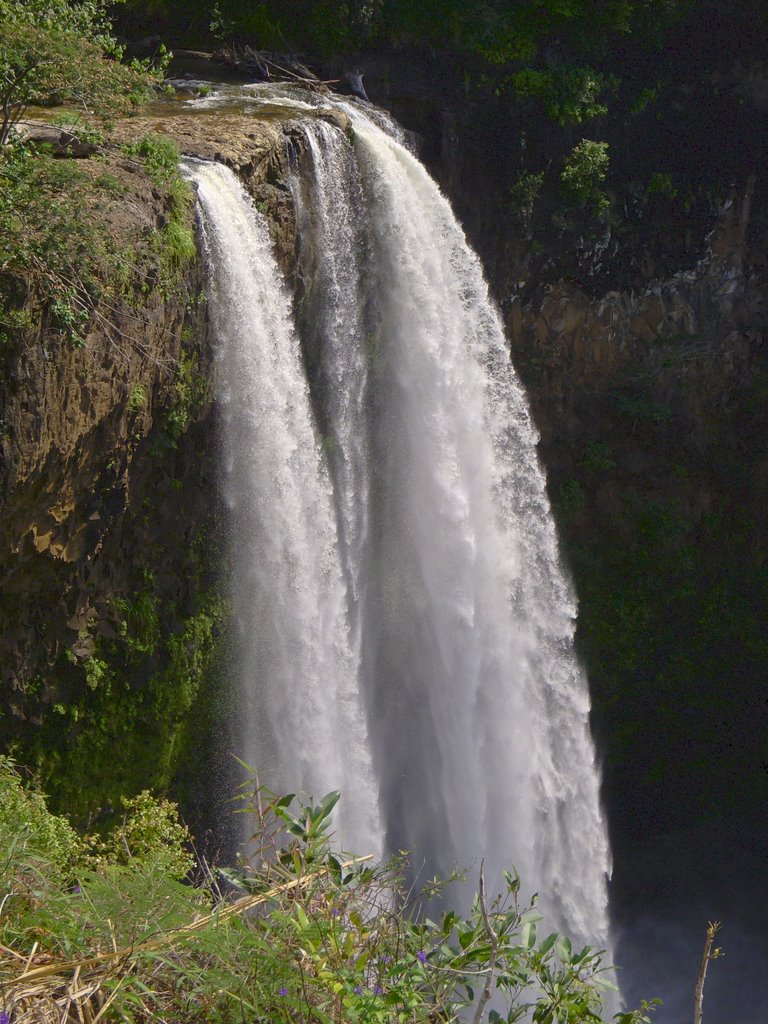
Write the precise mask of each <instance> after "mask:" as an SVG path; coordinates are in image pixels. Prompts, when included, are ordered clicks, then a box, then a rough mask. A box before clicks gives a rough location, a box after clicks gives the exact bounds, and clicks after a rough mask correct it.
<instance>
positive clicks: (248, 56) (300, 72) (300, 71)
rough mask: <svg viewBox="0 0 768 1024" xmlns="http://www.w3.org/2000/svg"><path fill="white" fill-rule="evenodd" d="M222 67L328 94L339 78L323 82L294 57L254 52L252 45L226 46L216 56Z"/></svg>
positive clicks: (262, 80) (252, 76)
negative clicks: (328, 90)
mask: <svg viewBox="0 0 768 1024" xmlns="http://www.w3.org/2000/svg"><path fill="white" fill-rule="evenodd" d="M213 57H214V60H217V61H219V62H220V63H221V64H224V65H226V67H228V68H232V69H233V70H235V71H239V72H240V73H241V74H244V75H248V77H249V78H254V79H255V80H256V81H259V82H298V83H300V84H301V85H304V86H306V87H307V88H308V89H314V90H317V91H318V92H327V86H329V85H335V84H337V82H338V81H339V79H327V80H322V79H320V78H318V77H317V75H316V74H315V73H314V71H310V69H309V68H308V67H307V66H306V65H305V64H302V63H301V61H299V60H297V59H296V58H295V57H293V56H291V55H290V54H275V53H269V52H268V51H266V50H254V49H253V48H252V47H250V46H238V45H237V44H233V45H232V46H225V47H223V48H222V49H221V50H217V52H216V53H215V54H214V55H213Z"/></svg>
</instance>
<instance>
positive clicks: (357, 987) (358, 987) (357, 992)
mask: <svg viewBox="0 0 768 1024" xmlns="http://www.w3.org/2000/svg"><path fill="white" fill-rule="evenodd" d="M362 994H363V986H362V985H355V995H356V996H361V995H362Z"/></svg>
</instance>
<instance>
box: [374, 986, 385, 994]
mask: <svg viewBox="0 0 768 1024" xmlns="http://www.w3.org/2000/svg"><path fill="white" fill-rule="evenodd" d="M373 994H374V995H375V996H381V995H384V989H383V988H382V987H381V985H374V986H373Z"/></svg>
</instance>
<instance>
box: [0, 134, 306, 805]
mask: <svg viewBox="0 0 768 1024" xmlns="http://www.w3.org/2000/svg"><path fill="white" fill-rule="evenodd" d="M166 127H167V129H168V130H167V131H165V128H166ZM158 131H163V132H164V134H166V135H170V136H171V137H172V138H174V139H175V140H176V141H177V142H178V144H179V146H180V148H181V150H182V152H184V153H186V154H189V155H195V156H200V157H203V158H213V157H215V158H217V159H222V160H225V161H226V162H228V163H230V164H231V165H232V166H234V167H236V168H237V170H238V171H239V172H240V174H241V176H242V178H243V180H244V182H245V184H246V186H247V187H248V188H250V189H251V191H252V192H253V194H254V197H255V198H256V201H257V202H258V203H259V204H260V208H261V209H263V210H264V212H265V213H266V214H267V215H268V218H269V222H270V225H271V228H272V231H273V237H274V239H275V244H276V251H277V253H278V255H279V259H280V261H281V263H282V265H283V266H284V267H285V269H286V271H289V269H290V267H291V266H292V265H293V262H294V258H293V245H294V225H293V220H292V216H293V214H292V209H291V205H290V199H289V193H288V191H287V189H286V187H285V186H284V184H283V182H284V179H285V177H286V173H287V160H288V156H287V152H288V147H287V145H286V139H285V136H284V135H283V132H282V131H281V129H280V126H279V125H275V124H259V123H257V122H254V120H253V119H252V118H249V119H247V120H246V119H245V118H242V117H239V118H237V117H232V118H229V119H228V120H226V123H219V126H218V130H217V131H216V132H214V133H210V132H207V131H206V130H205V129H204V127H203V125H202V124H201V123H200V120H199V119H194V120H193V119H192V118H188V119H184V118H178V119H169V120H168V124H167V125H166V124H165V123H164V122H161V121H160V120H159V119H152V120H146V121H145V120H143V119H135V120H132V121H130V122H129V123H126V124H125V125H119V126H118V128H117V129H116V130H115V134H114V137H113V138H112V140H111V141H112V142H113V143H124V142H128V141H133V140H135V139H138V138H141V137H142V136H144V135H146V134H148V133H151V132H158ZM107 161H108V163H109V162H112V161H114V162H116V163H120V162H121V161H122V162H123V163H124V162H125V158H124V157H123V156H122V155H121V154H120V153H119V152H117V151H112V155H111V156H108V158H107ZM110 169H111V168H110ZM132 173H134V174H141V173H143V172H142V171H141V170H140V169H137V168H136V167H134V168H133V170H132ZM122 210H123V212H122V214H121V222H120V224H119V225H117V226H115V225H113V228H112V230H113V236H112V241H113V243H114V245H115V246H118V245H120V246H124V245H129V244H130V245H135V246H136V247H137V251H138V250H140V249H142V247H145V246H146V245H147V244H151V242H152V239H154V238H155V237H156V234H157V232H158V230H159V229H160V228H161V227H162V225H163V224H164V223H165V220H166V216H167V211H165V210H164V208H163V203H162V201H161V197H160V193H159V192H158V190H157V189H156V188H153V186H152V184H151V182H149V181H147V185H146V187H144V188H143V189H140V190H139V191H138V192H137V193H136V195H134V196H133V198H132V201H131V202H130V203H127V202H126V203H124V204H123V207H122ZM192 217H193V213H192V212H190V218H192ZM190 224H192V221H191V220H190ZM138 262H139V261H138V258H137V263H138ZM203 285H204V268H203V263H202V260H201V259H200V258H198V259H197V260H195V261H193V262H192V263H190V264H188V265H187V266H186V268H185V269H184V270H183V271H181V272H180V273H179V274H178V275H177V277H176V280H175V281H174V282H173V283H171V284H169V283H168V282H165V281H161V280H160V279H159V276H153V273H152V271H151V268H150V271H149V272H148V273H145V274H137V275H135V276H134V279H132V281H131V283H130V285H129V286H128V287H127V289H125V291H124V294H123V295H122V297H121V299H120V301H119V302H117V303H114V302H113V303H110V304H109V306H107V305H102V306H98V305H97V307H96V309H95V312H94V315H93V316H92V317H91V319H90V321H89V324H88V328H87V332H84V335H83V337H82V338H79V339H76V341H75V342H74V343H73V340H72V338H71V337H70V336H68V334H67V333H66V332H64V331H62V330H60V329H58V328H57V326H56V321H55V319H54V318H53V317H52V316H51V313H50V310H49V309H48V307H47V305H46V302H45V296H41V301H40V302H39V303H34V302H33V301H31V300H32V298H33V297H32V296H28V303H27V304H28V307H29V308H32V307H33V306H35V307H36V308H37V309H38V310H39V312H38V313H36V314H35V316H34V318H33V320H32V323H31V325H30V326H29V327H28V328H26V329H25V330H23V331H20V332H18V333H17V335H16V337H15V338H14V339H13V347H12V350H11V352H10V354H9V355H8V357H7V359H6V366H5V368H4V373H3V376H2V380H0V419H2V426H3V433H2V442H1V443H2V448H1V452H2V460H1V462H0V574H1V576H2V580H3V586H2V591H1V592H0V694H1V695H2V718H0V731H1V733H2V742H3V745H4V747H5V749H6V750H10V751H12V752H14V753H15V754H16V756H17V757H18V759H19V760H20V762H22V763H24V764H27V765H29V766H30V767H33V768H35V767H36V768H37V769H38V770H39V771H40V773H41V775H42V777H43V781H44V784H45V786H46V788H47V789H48V791H49V792H50V793H51V795H52V797H53V800H54V803H55V806H56V807H57V808H59V809H62V810H66V811H67V812H69V813H71V814H73V815H74V816H75V817H76V818H79V819H80V820H84V819H86V818H88V817H90V816H92V815H93V814H95V813H97V812H98V811H99V810H103V809H107V810H108V809H109V808H110V807H111V806H115V805H116V804H117V803H118V798H119V796H120V795H121V794H125V793H128V792H131V791H134V792H135V791H137V790H138V789H140V788H144V787H146V786H153V787H155V788H157V789H164V788H167V787H168V785H169V784H170V783H171V781H172V780H173V779H174V778H176V781H177V785H178V783H179V771H180V769H181V768H182V767H183V765H184V764H185V763H187V764H188V763H189V762H190V761H193V760H194V756H193V751H194V750H195V749H197V748H198V747H204V746H205V744H206V742H207V737H208V735H209V733H210V732H211V730H212V728H213V727H214V723H213V722H212V719H211V714H212V712H211V705H212V703H213V701H212V691H211V689H210V688H211V687H212V686H213V685H214V676H215V672H214V665H215V664H218V665H220V664H223V663H224V662H225V661H226V650H225V649H224V648H226V642H225V641H226V622H227V611H226V590H225V588H224V587H222V586H221V585H220V584H221V581H220V574H221V566H222V558H223V541H222V537H223V535H224V534H225V533H226V523H225V517H224V514H223V512H222V509H221V508H220V506H219V502H218V500H217V498H216V494H217V490H218V486H217V471H216V450H217V445H216V415H215V406H214V401H213V382H214V372H215V366H214V358H213V351H212V339H211V338H210V337H209V332H208V324H207V315H206V303H205V296H204V289H203ZM190 789H191V787H190ZM190 803H194V800H190Z"/></svg>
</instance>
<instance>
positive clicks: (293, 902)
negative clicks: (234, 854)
mask: <svg viewBox="0 0 768 1024" xmlns="http://www.w3.org/2000/svg"><path fill="white" fill-rule="evenodd" d="M14 800H15V801H17V805H18V806H19V807H21V808H22V810H21V811H20V812H19V811H17V812H16V813H15V816H11V818H10V819H6V818H2V817H0V853H2V860H3V862H4V863H5V866H6V875H5V880H6V891H7V893H8V895H7V896H6V900H5V913H4V916H3V921H2V942H3V944H4V945H5V947H6V949H12V950H13V952H14V954H15V957H10V958H6V959H5V960H4V962H3V964H2V965H0V980H2V982H3V985H4V995H5V1004H4V1005H5V1006H6V1007H7V1010H6V1012H8V1013H9V1015H12V1014H13V1013H14V1011H15V1008H16V1007H24V1008H30V1007H36V1008H38V1009H39V1010H40V1012H43V1008H44V1007H45V1006H48V1005H52V1004H55V1002H56V1000H57V999H58V998H60V997H61V996H62V994H63V993H67V992H68V993H69V996H68V998H69V1002H68V1004H67V1005H69V1006H72V1005H73V1003H74V1004H75V1005H76V1007H77V1011H78V1017H79V1018H80V1017H84V1016H85V1014H86V1011H87V1012H88V1013H91V1012H92V1008H93V1007H99V1006H101V1007H104V1006H105V1004H106V1006H107V1007H111V1014H112V1016H111V1017H110V1018H108V1019H113V1018H116V1019H129V1020H131V1019H147V1018H149V1019H165V1020H190V1021H191V1020H203V1019H204V1020H210V1021H222V1022H224V1021H231V1020H237V1019H241V1018H242V1016H243V1015H244V1014H247V1015H248V1017H249V1018H250V1019H254V1020H271V1021H285V1022H286V1024H288V1022H289V1021H295V1020H302V1021H306V1022H317V1024H342V1022H349V1024H354V1022H365V1024H393V1022H397V1024H436V1022H443V1024H454V1022H456V1021H458V1020H460V1019H468V1018H469V1015H470V1014H472V1016H473V1017H474V1019H475V1020H477V1021H479V1020H480V1019H481V1017H482V1016H483V1015H484V1013H485V1012H486V1011H488V1021H489V1022H500V1021H502V1020H506V1021H516V1020H520V1019H523V1018H527V1017H529V1018H530V1019H532V1020H534V1021H538V1022H541V1024H554V1022H556V1021H557V1022H563V1024H566V1022H573V1024H575V1022H577V1021H578V1022H587V1021H594V1022H598V1021H599V1020H600V1019H601V1018H600V1007H601V993H602V992H603V991H604V990H605V988H606V987H610V986H609V984H608V983H607V982H606V981H605V980H604V976H605V971H604V967H603V964H602V958H601V954H599V953H596V952H595V951H593V950H590V949H588V948H585V949H581V950H575V949H574V948H573V947H572V945H571V943H570V942H569V941H568V939H567V938H565V937H561V936H558V935H556V934H550V935H547V936H546V937H545V938H544V939H543V940H540V939H538V937H537V934H536V930H537V925H538V924H539V923H540V921H541V918H540V915H539V914H538V913H537V912H536V910H535V907H533V906H532V905H523V906H521V905H520V903H519V892H520V880H519V879H518V878H517V876H516V875H514V874H508V875H506V878H505V893H504V895H503V896H501V897H498V898H497V899H490V900H489V898H488V897H487V895H486V892H485V885H484V879H483V875H482V870H481V875H480V888H479V891H478V893H477V894H476V896H475V899H474V901H473V903H472V909H471V911H470V913H469V915H468V916H466V917H461V916H459V915H458V914H456V913H455V912H453V911H448V912H446V913H444V914H443V915H442V916H441V918H440V920H439V921H437V922H434V921H432V920H430V919H429V918H425V917H423V915H421V914H420V913H419V898H414V896H413V894H411V893H407V892H406V891H405V890H404V889H403V884H402V881H401V873H400V868H401V867H402V864H401V863H400V862H397V861H395V862H393V863H392V864H389V865H376V864H371V863H370V858H369V857H362V858H354V857H351V858H350V857H347V858H346V859H344V858H343V857H342V856H341V855H340V854H337V853H336V852H335V851H334V850H333V847H332V843H331V835H332V833H331V814H332V811H333V808H334V807H335V805H336V802H337V800H338V793H331V794H328V796H326V797H325V798H324V799H323V800H321V801H320V802H319V803H318V804H314V803H313V802H311V801H310V802H309V803H307V804H302V803H300V802H299V803H297V802H296V800H295V797H293V796H292V795H288V796H285V797H275V796H273V795H271V794H269V793H267V792H266V791H264V790H260V789H258V788H257V790H256V792H255V794H254V795H253V796H249V795H248V794H247V793H246V794H245V798H244V804H243V808H242V809H243V811H244V813H246V814H248V815H250V816H251V818H252V821H253V836H252V839H251V842H250V844H249V854H248V859H247V862H246V861H244V860H243V861H241V865H240V867H239V868H236V869H229V870H224V869H221V870H220V872H219V876H220V877H224V878H226V880H227V882H228V884H229V885H230V886H232V885H234V886H235V891H236V892H237V890H239V891H240V892H244V893H245V894H244V895H242V896H239V897H237V898H234V899H233V897H232V895H225V894H224V893H223V892H222V891H221V888H220V887H219V885H218V883H217V881H216V877H215V876H214V874H213V873H212V872H211V870H210V869H209V868H207V867H206V866H205V865H204V864H201V865H198V877H199V878H200V880H201V882H200V884H199V885H198V886H196V887H195V886H192V885H189V884H187V885H182V884H180V882H179V881H178V879H179V878H180V877H181V875H182V874H183V873H184V872H185V871H186V869H188V868H189V867H190V865H191V857H190V854H189V852H188V845H187V842H188V833H187V832H186V830H185V829H184V827H183V826H182V825H181V824H180V823H179V821H178V818H177V815H176V811H175V808H174V807H173V805H172V804H169V803H167V802H164V801H156V800H155V799H154V798H153V797H151V796H150V795H149V794H148V793H141V794H140V795H139V796H138V797H136V798H135V799H134V800H131V801H126V802H125V810H126V816H125V818H124V820H123V821H122V822H121V823H120V824H119V826H118V827H117V829H116V830H115V831H114V832H113V833H112V834H111V835H110V836H108V837H107V838H106V839H104V840H101V841H92V842H91V843H90V852H89V849H88V847H87V846H86V847H83V845H82V844H79V845H78V843H77V842H75V841H74V840H73V841H72V849H71V852H69V848H67V851H68V852H67V856H66V858H65V860H64V861H63V864H64V867H65V869H66V870H65V871H64V872H62V870H61V868H60V867H56V866H55V864H54V862H53V861H52V860H50V859H49V858H48V857H47V850H48V849H49V848H48V847H45V846H39V847H38V857H37V860H36V861H35V862H34V866H33V867H32V868H31V869H30V867H29V859H28V853H29V850H28V849H22V848H21V846H20V844H19V843H18V842H16V841H15V838H14V832H13V829H18V827H19V824H20V822H19V818H20V817H21V818H22V819H23V817H24V815H25V814H26V813H27V808H28V809H29V815H30V819H33V818H34V819H35V820H40V821H41V829H42V831H43V832H44V833H46V834H49V833H51V832H52V830H55V829H56V828H59V827H60V819H55V818H54V817H53V816H52V815H50V812H48V811H47V809H46V807H45V802H44V800H43V798H42V797H41V796H39V794H38V795H35V796H34V797H32V796H31V795H30V794H29V793H28V791H26V790H24V789H23V788H22V787H21V784H20V780H19V777H18V775H17V773H16V772H15V768H14V767H13V765H12V764H9V763H6V762H3V764H2V766H0V808H3V807H5V806H6V805H7V804H9V803H12V802H13V801H14ZM21 824H22V827H23V826H24V822H23V821H22V822H21ZM70 833H71V830H70ZM70 833H67V835H69V834H70ZM75 880H76V881H75ZM441 887H442V886H441V883H438V882H434V883H431V884H430V886H429V887H428V890H427V893H426V894H427V895H429V896H430V897H431V896H434V895H435V893H436V892H437V891H439V890H440V888H441ZM231 891H232V890H231V888H230V889H229V890H228V892H230V893H231ZM73 975H74V976H75V977H77V979H78V984H77V986H76V988H77V992H76V993H75V987H74V986H70V984H69V982H70V979H71V978H72V976H73ZM493 993H495V1002H496V1005H497V1006H503V1007H504V1016H503V1017H502V1016H501V1014H500V1012H499V1011H498V1010H496V1009H489V1004H490V999H491V995H492V994H493ZM648 1009H649V1008H648V1007H647V1006H646V1005H645V1004H644V1006H643V1007H641V1009H640V1010H637V1011H633V1012H631V1013H626V1014H622V1015H620V1016H619V1017H618V1024H642V1022H647V1021H648V1020H649V1017H648Z"/></svg>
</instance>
